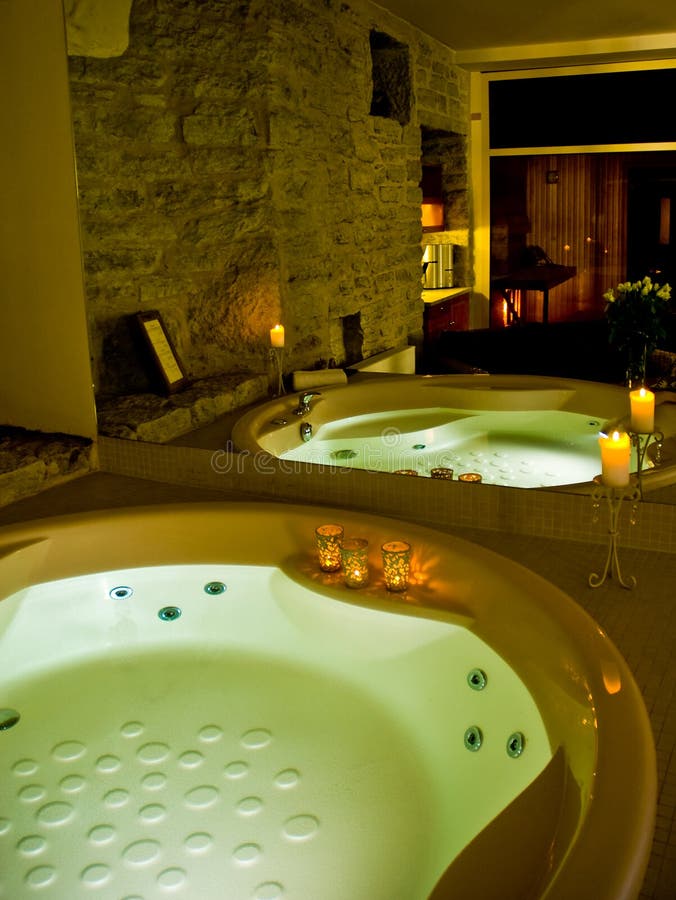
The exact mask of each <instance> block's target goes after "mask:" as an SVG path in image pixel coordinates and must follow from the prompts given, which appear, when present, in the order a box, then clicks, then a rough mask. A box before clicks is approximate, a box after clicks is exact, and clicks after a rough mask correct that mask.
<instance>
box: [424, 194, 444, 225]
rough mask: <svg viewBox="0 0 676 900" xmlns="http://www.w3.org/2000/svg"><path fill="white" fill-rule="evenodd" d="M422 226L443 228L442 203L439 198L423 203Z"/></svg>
mask: <svg viewBox="0 0 676 900" xmlns="http://www.w3.org/2000/svg"><path fill="white" fill-rule="evenodd" d="M422 227H423V228H430V229H431V228H438V229H443V227H444V204H443V203H442V202H441V201H440V200H437V201H433V202H427V203H423V205H422Z"/></svg>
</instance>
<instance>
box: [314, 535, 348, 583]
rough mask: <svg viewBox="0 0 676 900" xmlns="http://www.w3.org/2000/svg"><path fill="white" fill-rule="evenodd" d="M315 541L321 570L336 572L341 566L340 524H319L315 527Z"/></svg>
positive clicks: (341, 537)
mask: <svg viewBox="0 0 676 900" xmlns="http://www.w3.org/2000/svg"><path fill="white" fill-rule="evenodd" d="M315 541H316V544H317V553H318V554H319V568H320V569H321V570H322V572H337V571H338V570H339V569H340V567H341V564H342V563H341V558H340V547H341V544H342V543H343V526H342V525H320V526H319V527H318V528H315Z"/></svg>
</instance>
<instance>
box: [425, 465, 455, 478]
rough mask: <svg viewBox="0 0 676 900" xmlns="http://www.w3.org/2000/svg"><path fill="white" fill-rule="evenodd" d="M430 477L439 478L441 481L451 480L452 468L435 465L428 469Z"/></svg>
mask: <svg viewBox="0 0 676 900" xmlns="http://www.w3.org/2000/svg"><path fill="white" fill-rule="evenodd" d="M430 477H431V478H440V479H442V480H443V481H453V469H449V468H448V466H437V467H436V468H434V469H431V470H430Z"/></svg>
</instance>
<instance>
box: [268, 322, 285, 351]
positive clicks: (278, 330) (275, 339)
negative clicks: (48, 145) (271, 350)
mask: <svg viewBox="0 0 676 900" xmlns="http://www.w3.org/2000/svg"><path fill="white" fill-rule="evenodd" d="M270 345H271V346H272V347H283V346H284V326H283V325H275V327H274V328H271V329H270Z"/></svg>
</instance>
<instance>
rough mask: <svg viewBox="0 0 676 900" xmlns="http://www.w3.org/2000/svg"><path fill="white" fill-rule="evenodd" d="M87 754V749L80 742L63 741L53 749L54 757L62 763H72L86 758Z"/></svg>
mask: <svg viewBox="0 0 676 900" xmlns="http://www.w3.org/2000/svg"><path fill="white" fill-rule="evenodd" d="M86 752H87V748H86V747H85V745H84V744H81V743H80V741H63V742H62V743H61V744H57V745H56V747H54V748H53V750H52V756H53V757H54V759H57V760H59V761H60V762H70V761H71V760H74V759H79V758H80V757H81V756H84V755H85V753H86Z"/></svg>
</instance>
